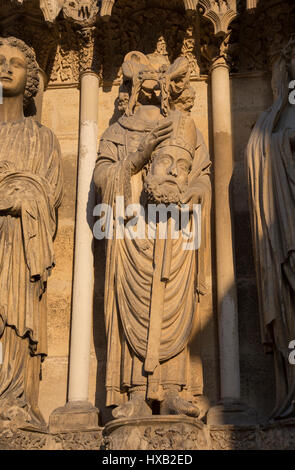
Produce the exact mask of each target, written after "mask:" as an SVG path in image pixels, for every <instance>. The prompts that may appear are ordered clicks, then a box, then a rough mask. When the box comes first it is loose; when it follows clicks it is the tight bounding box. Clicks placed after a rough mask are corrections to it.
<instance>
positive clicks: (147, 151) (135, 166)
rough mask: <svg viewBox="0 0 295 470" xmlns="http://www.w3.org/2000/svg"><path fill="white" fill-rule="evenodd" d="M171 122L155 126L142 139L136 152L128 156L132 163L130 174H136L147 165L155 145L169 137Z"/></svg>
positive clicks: (171, 128)
mask: <svg viewBox="0 0 295 470" xmlns="http://www.w3.org/2000/svg"><path fill="white" fill-rule="evenodd" d="M172 130H173V127H172V121H166V120H165V121H163V123H162V124H160V125H159V126H156V127H155V128H154V129H153V130H152V131H151V132H150V133H149V134H148V135H147V136H145V137H144V139H143V140H142V141H141V143H140V145H139V147H138V150H137V152H135V153H133V154H131V155H130V160H131V163H132V173H133V174H135V173H138V172H139V171H140V170H141V169H142V167H143V166H144V165H145V164H146V163H148V161H149V160H150V158H151V155H152V153H153V151H154V150H155V148H156V147H157V145H158V144H159V143H160V142H162V141H163V140H166V139H168V138H169V137H170V135H171V133H172Z"/></svg>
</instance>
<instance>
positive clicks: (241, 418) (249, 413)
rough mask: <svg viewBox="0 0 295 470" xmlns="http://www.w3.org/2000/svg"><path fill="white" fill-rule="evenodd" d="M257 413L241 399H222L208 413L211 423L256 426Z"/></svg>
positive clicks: (208, 419)
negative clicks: (240, 400)
mask: <svg viewBox="0 0 295 470" xmlns="http://www.w3.org/2000/svg"><path fill="white" fill-rule="evenodd" d="M256 423H257V414H256V411H255V410H254V408H249V407H248V406H247V405H245V404H244V403H241V402H239V401H221V402H220V403H218V404H217V405H216V406H213V407H212V408H210V410H209V411H208V414H207V424H209V425H234V426H254V425H255V424H256Z"/></svg>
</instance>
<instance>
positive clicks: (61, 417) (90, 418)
mask: <svg viewBox="0 0 295 470" xmlns="http://www.w3.org/2000/svg"><path fill="white" fill-rule="evenodd" d="M98 416H99V412H98V409H97V408H95V407H94V406H93V405H92V404H91V403H88V402H67V404H66V405H65V406H62V407H60V408H57V409H56V410H54V411H53V413H51V415H50V417H49V431H50V433H53V434H55V433H59V432H71V431H90V430H96V429H98V426H99V425H98Z"/></svg>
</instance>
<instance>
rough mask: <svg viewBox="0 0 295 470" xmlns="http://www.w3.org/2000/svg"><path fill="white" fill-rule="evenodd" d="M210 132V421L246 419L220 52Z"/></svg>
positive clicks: (226, 88)
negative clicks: (214, 324) (215, 350)
mask: <svg viewBox="0 0 295 470" xmlns="http://www.w3.org/2000/svg"><path fill="white" fill-rule="evenodd" d="M211 89H212V115H213V136H214V191H215V234H216V236H215V240H216V277H217V310H218V331H219V358H220V398H221V399H220V403H219V404H218V405H217V406H216V407H213V408H211V409H210V410H209V413H208V417H207V422H208V424H246V423H247V424H248V423H249V422H250V418H251V419H252V418H253V417H250V414H249V410H248V409H247V407H245V406H244V405H242V404H241V403H240V365H239V332H238V306H237V290H236V279H235V262H234V241H233V213H232V203H231V182H232V176H233V166H234V162H233V148H232V123H231V119H232V113H231V97H230V77H229V67H228V65H227V63H226V60H225V59H224V58H223V57H220V58H218V59H217V60H215V61H214V62H213V65H212V67H211Z"/></svg>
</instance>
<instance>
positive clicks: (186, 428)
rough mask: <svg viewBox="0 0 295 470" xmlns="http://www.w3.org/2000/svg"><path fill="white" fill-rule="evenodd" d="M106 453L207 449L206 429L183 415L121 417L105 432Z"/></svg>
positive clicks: (112, 422)
mask: <svg viewBox="0 0 295 470" xmlns="http://www.w3.org/2000/svg"><path fill="white" fill-rule="evenodd" d="M104 442H105V448H106V449H107V450H207V449H209V448H210V444H209V432H208V429H207V427H206V426H205V425H204V424H203V423H202V421H199V420H198V419H196V418H189V417H188V416H184V415H177V416H164V415H163V416H151V417H147V418H124V419H117V420H114V421H110V422H109V423H107V425H106V426H105V429H104Z"/></svg>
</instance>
